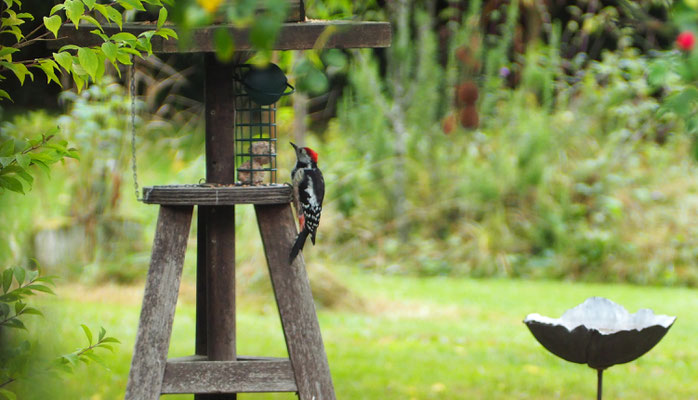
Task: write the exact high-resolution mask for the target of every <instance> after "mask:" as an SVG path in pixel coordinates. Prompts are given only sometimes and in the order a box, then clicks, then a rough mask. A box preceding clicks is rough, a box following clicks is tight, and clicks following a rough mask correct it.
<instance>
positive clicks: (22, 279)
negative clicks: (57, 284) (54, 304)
mask: <svg viewBox="0 0 698 400" xmlns="http://www.w3.org/2000/svg"><path fill="white" fill-rule="evenodd" d="M13 282H15V283H16V286H15V287H14V288H12V286H13ZM49 285H50V286H54V283H53V277H50V276H44V277H40V276H39V271H26V270H25V269H24V268H21V267H14V268H7V269H6V270H4V271H3V273H2V293H3V294H2V295H0V328H2V327H3V326H7V327H10V328H17V329H24V330H26V329H27V328H26V327H25V326H24V323H23V322H22V321H21V320H20V319H19V317H21V316H22V315H42V314H41V311H39V310H37V309H36V308H33V307H28V306H27V304H26V303H25V302H24V301H23V300H24V299H25V298H27V297H29V296H33V295H35V294H36V293H37V292H43V293H49V294H54V293H53V290H52V289H51V287H50V286H49ZM10 304H12V307H11V306H10Z"/></svg>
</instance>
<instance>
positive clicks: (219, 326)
mask: <svg viewBox="0 0 698 400" xmlns="http://www.w3.org/2000/svg"><path fill="white" fill-rule="evenodd" d="M206 298H207V300H206V315H207V318H206V321H207V324H206V333H207V339H206V342H207V352H206V354H207V355H208V360H209V361H232V360H235V359H236V346H235V208H234V206H216V207H210V208H209V210H208V219H207V221H206ZM235 398H236V396H235V394H208V395H199V396H197V400H198V399H205V400H235Z"/></svg>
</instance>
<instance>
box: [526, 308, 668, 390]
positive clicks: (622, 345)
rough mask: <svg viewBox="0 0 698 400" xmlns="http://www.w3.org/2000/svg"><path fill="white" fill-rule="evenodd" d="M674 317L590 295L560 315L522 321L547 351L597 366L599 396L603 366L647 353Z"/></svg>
mask: <svg viewBox="0 0 698 400" xmlns="http://www.w3.org/2000/svg"><path fill="white" fill-rule="evenodd" d="M675 320H676V317H670V316H667V315H655V314H654V313H653V312H652V310H650V309H646V308H645V309H641V310H639V311H638V312H636V313H634V314H630V313H629V312H628V311H627V310H626V309H625V308H623V307H622V306H620V305H618V304H616V303H614V302H612V301H611V300H608V299H605V298H603V297H590V298H588V299H587V300H585V301H584V302H583V303H582V304H580V305H578V306H576V307H574V308H571V309H569V310H567V311H565V313H564V314H562V317H560V318H557V319H554V318H549V317H544V316H542V315H540V314H529V315H528V316H527V317H526V319H525V320H524V323H525V324H526V326H528V329H529V330H530V331H531V333H532V334H533V336H534V337H535V338H536V340H538V342H540V344H542V345H543V347H545V348H546V349H548V351H550V352H551V353H553V354H555V355H556V356H558V357H560V358H563V359H565V360H567V361H571V362H575V363H579V364H587V365H589V366H590V367H591V368H594V369H596V370H597V377H598V382H597V399H598V400H600V399H601V393H602V382H603V381H602V380H603V370H604V369H606V368H608V367H610V366H612V365H616V364H623V363H627V362H630V361H633V360H635V359H637V358H638V357H640V356H642V355H643V354H645V353H647V352H648V351H649V350H650V349H651V348H652V347H654V345H656V344H657V343H658V342H659V341H660V340H661V339H662V337H664V335H665V334H666V333H667V331H668V330H669V328H670V327H671V325H672V324H673V323H674V321H675Z"/></svg>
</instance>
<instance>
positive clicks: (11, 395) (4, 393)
mask: <svg viewBox="0 0 698 400" xmlns="http://www.w3.org/2000/svg"><path fill="white" fill-rule="evenodd" d="M5 2H7V1H5ZM0 395H2V396H4V397H5V399H7V400H17V395H15V394H14V393H12V392H10V391H9V390H7V389H3V388H0Z"/></svg>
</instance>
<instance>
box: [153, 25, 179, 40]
mask: <svg viewBox="0 0 698 400" xmlns="http://www.w3.org/2000/svg"><path fill="white" fill-rule="evenodd" d="M155 34H156V35H158V36H160V37H163V38H165V39H169V38H171V37H172V38H175V39H179V36H177V32H175V31H174V30H173V29H170V28H160V29H158V30H157V31H155Z"/></svg>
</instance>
